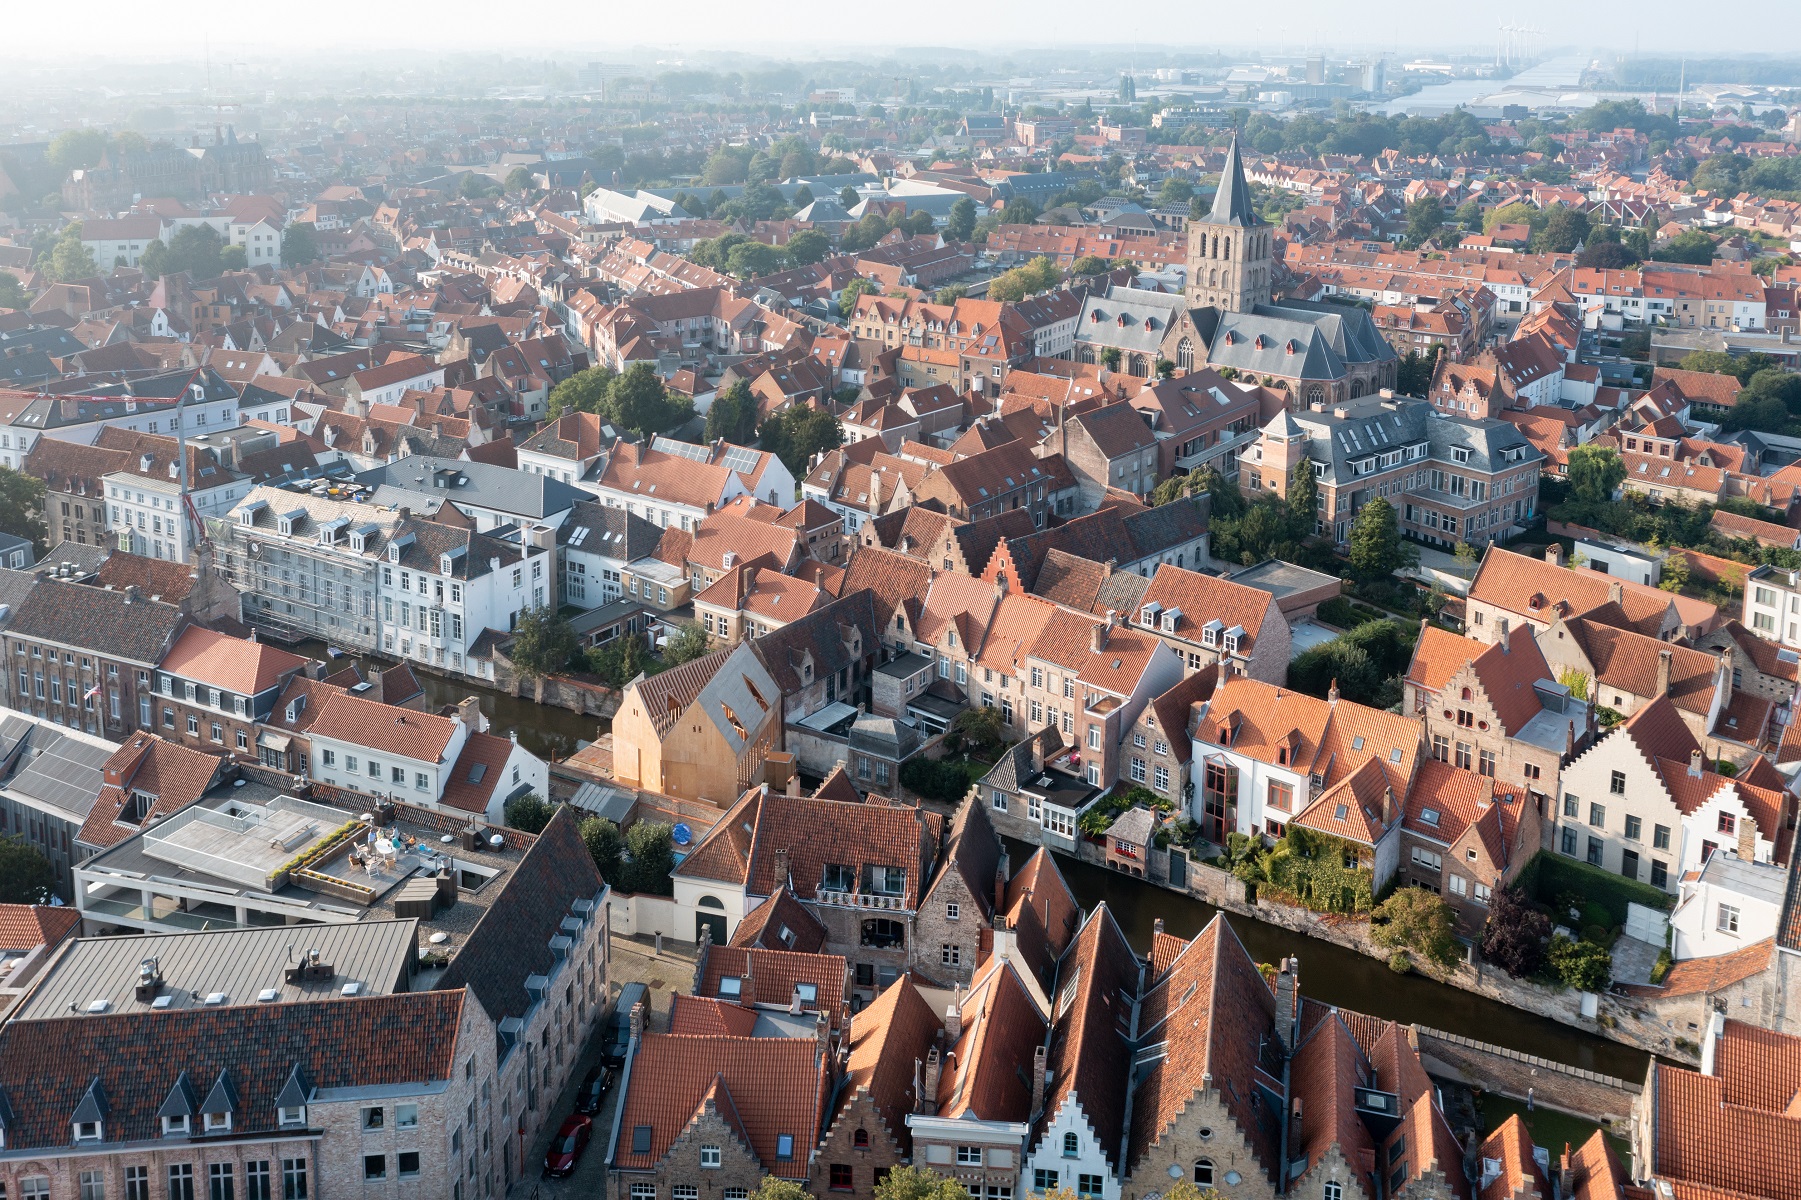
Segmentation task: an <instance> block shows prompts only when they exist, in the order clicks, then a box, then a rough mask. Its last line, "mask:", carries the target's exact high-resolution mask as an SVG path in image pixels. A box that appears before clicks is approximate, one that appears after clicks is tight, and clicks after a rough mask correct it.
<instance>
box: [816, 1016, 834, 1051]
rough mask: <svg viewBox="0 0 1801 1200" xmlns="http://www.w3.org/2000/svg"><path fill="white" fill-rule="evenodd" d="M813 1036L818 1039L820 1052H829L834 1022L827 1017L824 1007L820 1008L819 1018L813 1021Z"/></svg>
mask: <svg viewBox="0 0 1801 1200" xmlns="http://www.w3.org/2000/svg"><path fill="white" fill-rule="evenodd" d="M813 1036H814V1037H815V1038H817V1039H818V1042H819V1053H820V1054H822V1055H823V1054H826V1053H828V1052H829V1051H830V1049H831V1040H832V1023H831V1022H830V1021H829V1020H827V1019H826V1015H825V1009H824V1008H823V1007H822V1008H821V1009H820V1010H819V1013H818V1020H816V1021H814V1022H813Z"/></svg>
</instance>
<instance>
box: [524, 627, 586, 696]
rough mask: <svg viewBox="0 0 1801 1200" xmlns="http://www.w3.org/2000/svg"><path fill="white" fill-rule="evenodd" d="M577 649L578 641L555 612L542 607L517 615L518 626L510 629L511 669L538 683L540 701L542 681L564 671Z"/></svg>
mask: <svg viewBox="0 0 1801 1200" xmlns="http://www.w3.org/2000/svg"><path fill="white" fill-rule="evenodd" d="M580 649H581V639H579V638H578V637H577V636H576V634H575V630H574V629H572V628H570V625H569V622H568V621H566V620H564V619H563V618H562V617H561V616H559V615H557V610H556V609H554V608H551V607H550V606H549V605H545V606H544V607H542V608H531V609H527V610H526V611H525V612H522V613H520V614H519V624H518V625H517V626H516V627H515V628H514V629H513V648H512V651H511V658H512V660H513V667H514V669H516V670H517V671H518V672H519V674H520V675H521V676H523V677H524V678H526V679H530V680H533V681H535V682H536V683H537V685H538V693H539V699H542V696H543V691H544V677H545V676H547V675H554V674H556V673H557V672H559V671H564V670H567V669H568V667H569V660H570V659H571V658H573V657H575V654H576V652H577V651H578V650H580Z"/></svg>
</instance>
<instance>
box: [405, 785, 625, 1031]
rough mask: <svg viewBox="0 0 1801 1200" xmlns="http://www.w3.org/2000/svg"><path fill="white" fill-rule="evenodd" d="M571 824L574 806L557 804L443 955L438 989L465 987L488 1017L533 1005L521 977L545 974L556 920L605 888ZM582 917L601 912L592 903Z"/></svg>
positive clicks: (552, 961)
mask: <svg viewBox="0 0 1801 1200" xmlns="http://www.w3.org/2000/svg"><path fill="white" fill-rule="evenodd" d="M576 824H577V820H576V814H575V811H574V810H573V809H571V808H569V807H568V806H567V805H558V806H557V810H556V812H555V813H553V814H552V815H551V818H550V823H549V824H548V825H546V826H545V827H544V829H543V832H541V833H539V834H538V836H537V839H536V840H535V841H533V842H532V844H531V845H530V846H529V847H528V848H527V849H526V851H525V855H524V857H523V858H521V859H520V860H519V865H518V866H517V867H515V868H514V870H513V873H512V875H511V876H510V877H509V878H508V879H507V881H506V887H505V889H504V890H503V891H502V892H501V893H500V895H498V896H496V897H495V898H494V902H493V903H492V904H490V905H489V906H488V909H487V911H486V912H484V913H483V914H482V916H481V920H479V921H477V922H476V925H475V928H474V929H473V930H471V931H470V933H469V938H468V940H467V941H465V942H464V943H463V948H462V949H461V950H459V951H457V954H456V956H455V957H454V958H452V959H451V960H450V966H449V967H447V968H446V969H445V971H444V974H443V975H442V976H441V977H440V978H439V980H438V983H437V987H438V988H439V989H440V990H455V989H461V988H463V987H465V986H467V987H469V988H470V989H471V990H473V991H474V992H475V995H476V998H477V999H479V1000H480V1001H481V1004H482V1010H483V1011H484V1012H486V1013H487V1014H488V1017H489V1018H490V1019H491V1020H493V1021H496V1022H498V1021H500V1020H501V1019H502V1018H505V1017H523V1016H524V1015H525V1013H526V1010H527V1009H529V1008H530V1007H531V1006H532V1003H533V1001H532V998H531V996H530V994H529V993H527V991H526V990H525V980H526V977H527V976H530V975H549V974H550V973H551V969H552V968H553V967H554V966H555V965H556V962H557V956H556V953H555V952H554V951H552V950H551V948H550V941H551V939H552V938H554V937H556V936H558V934H559V933H560V932H561V928H562V923H563V920H564V918H566V917H568V916H569V915H570V914H571V912H572V910H573V907H574V904H575V902H576V901H577V900H593V899H596V898H597V897H598V896H599V895H600V892H601V890H602V889H603V888H605V887H606V882H605V881H604V880H602V879H601V877H600V872H599V871H598V870H596V869H595V867H594V858H593V856H592V855H590V854H589V853H588V847H587V845H586V844H585V843H584V842H583V841H582V838H581V834H579V833H578V832H576ZM588 919H589V920H591V921H593V920H604V919H605V918H604V916H603V915H602V910H601V909H599V908H596V909H595V910H594V912H592V913H590V914H589V916H588Z"/></svg>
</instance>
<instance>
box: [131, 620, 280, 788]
mask: <svg viewBox="0 0 1801 1200" xmlns="http://www.w3.org/2000/svg"><path fill="white" fill-rule="evenodd" d="M312 665H313V664H312V663H311V662H310V660H308V659H305V658H302V657H300V655H298V654H290V653H289V652H288V651H286V650H282V649H280V648H278V647H275V646H266V645H263V644H262V643H260V642H256V641H245V640H244V639H242V638H234V637H228V636H226V635H225V634H223V633H216V632H214V631H213V630H210V629H203V628H201V627H200V626H198V625H190V626H188V627H187V628H186V629H184V630H182V632H181V636H180V637H178V638H176V639H175V644H174V645H173V646H170V647H169V652H168V653H167V654H165V655H164V656H163V659H162V662H160V663H158V664H157V670H156V672H155V674H154V675H153V676H152V678H153V680H154V686H153V690H154V692H155V697H154V700H153V707H154V708H155V710H156V721H155V723H154V725H153V728H155V729H156V730H157V731H158V732H160V733H161V734H162V735H163V736H164V737H167V738H170V739H172V740H175V741H180V742H182V743H183V744H185V745H189V746H193V747H195V748H197V749H205V750H208V751H210V752H211V753H214V754H228V755H231V756H233V757H238V756H243V757H247V758H254V757H256V749H255V745H254V743H255V742H256V737H257V727H258V725H260V724H261V723H262V722H264V721H267V720H268V719H269V717H270V715H271V714H272V713H273V712H274V711H275V701H276V699H277V697H279V696H280V694H281V690H282V688H283V687H284V686H286V684H287V682H288V680H290V679H292V678H293V677H294V676H295V675H296V674H298V673H299V672H301V671H303V670H305V669H306V668H308V667H309V666H312Z"/></svg>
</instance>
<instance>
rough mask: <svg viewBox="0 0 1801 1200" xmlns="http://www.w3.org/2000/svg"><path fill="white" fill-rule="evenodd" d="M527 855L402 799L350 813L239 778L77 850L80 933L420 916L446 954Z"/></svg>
mask: <svg viewBox="0 0 1801 1200" xmlns="http://www.w3.org/2000/svg"><path fill="white" fill-rule="evenodd" d="M496 842H498V843H499V844H498V845H496V844H495V843H496ZM523 854H524V848H523V845H522V844H521V839H520V837H519V836H518V835H515V834H512V833H510V832H505V833H503V832H502V831H498V830H488V829H482V828H478V827H474V826H470V825H468V824H467V823H466V822H460V821H454V820H449V819H446V818H445V817H444V816H442V815H441V814H437V813H432V812H427V811H424V810H421V809H414V808H410V807H409V806H406V805H389V806H384V807H377V808H373V809H370V810H367V811H365V812H363V813H358V812H355V811H351V810H349V809H345V808H337V807H334V806H332V805H328V804H321V803H318V802H316V801H312V800H302V799H299V798H297V797H295V796H292V795H287V794H285V793H283V792H281V791H279V790H277V789H276V788H274V787H271V786H268V785H264V784H261V783H258V782H255V781H249V780H246V781H242V782H240V783H238V784H236V785H235V786H227V787H224V788H220V789H217V790H216V791H215V793H214V794H213V795H211V796H208V797H206V798H204V799H202V800H201V801H200V802H199V803H197V804H194V805H191V806H189V807H188V808H185V809H183V810H181V811H180V812H178V813H175V814H173V815H172V816H170V817H167V818H165V819H164V820H162V821H158V822H155V823H153V824H152V825H150V826H149V827H147V828H145V829H144V830H142V831H140V832H139V833H137V834H135V835H133V836H132V837H130V838H127V839H126V840H125V841H123V842H121V843H119V844H118V845H117V846H114V847H112V848H111V849H110V850H107V851H105V852H104V853H101V854H98V855H96V856H94V857H93V858H90V859H88V860H87V861H86V862H84V863H82V864H81V865H80V866H79V868H77V870H76V873H75V904H76V906H77V907H78V908H79V909H80V910H81V915H82V917H83V918H85V921H86V926H87V929H88V931H89V932H98V931H102V930H120V931H132V930H136V931H143V932H150V933H169V932H177V931H183V930H201V929H246V928H256V927H262V926H278V925H304V924H337V923H348V922H355V921H364V920H372V919H386V918H395V917H402V918H404V917H415V918H417V919H418V920H419V923H420V937H421V939H422V940H423V941H424V942H426V943H427V944H428V946H427V948H428V950H441V951H443V952H445V953H453V952H454V951H455V950H456V949H457V948H458V947H459V946H460V945H461V943H462V940H463V938H464V937H465V936H466V935H467V934H468V932H469V931H470V930H471V929H473V928H474V927H475V923H476V921H477V920H478V919H479V918H480V916H481V914H482V912H484V911H485V910H486V909H487V907H488V905H489V904H491V903H493V900H494V897H495V896H497V895H498V894H499V893H500V892H501V890H502V888H503V887H504V886H505V884H506V881H507V878H508V877H509V876H510V875H511V874H512V872H513V869H514V868H515V867H517V866H518V864H519V860H520V858H521V857H522V856H523Z"/></svg>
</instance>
